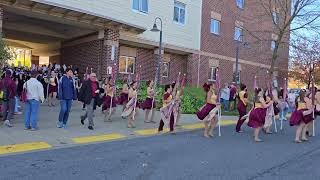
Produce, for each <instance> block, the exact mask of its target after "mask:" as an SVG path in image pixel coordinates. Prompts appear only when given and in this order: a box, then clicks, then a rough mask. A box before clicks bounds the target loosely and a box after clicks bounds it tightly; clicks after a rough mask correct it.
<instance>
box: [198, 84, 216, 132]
mask: <svg viewBox="0 0 320 180" xmlns="http://www.w3.org/2000/svg"><path fill="white" fill-rule="evenodd" d="M203 89H204V91H205V92H206V97H205V98H206V104H205V105H204V106H203V107H202V108H201V109H200V110H199V111H198V112H197V116H198V118H199V119H200V120H203V123H204V134H203V135H204V137H206V138H210V137H213V129H214V128H215V127H216V124H217V122H218V116H217V115H216V113H217V110H218V109H219V106H220V104H219V103H217V95H216V92H215V89H214V84H207V83H205V84H204V85H203Z"/></svg>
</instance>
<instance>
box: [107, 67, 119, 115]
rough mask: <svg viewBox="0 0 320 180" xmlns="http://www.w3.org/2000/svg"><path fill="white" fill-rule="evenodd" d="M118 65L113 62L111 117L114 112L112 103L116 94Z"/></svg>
mask: <svg viewBox="0 0 320 180" xmlns="http://www.w3.org/2000/svg"><path fill="white" fill-rule="evenodd" d="M116 66H117V64H116V63H114V64H113V68H112V73H111V77H112V82H113V87H112V97H111V100H110V107H109V118H110V117H111V113H112V103H113V98H114V95H115V91H116V75H115V74H116V70H115V69H116Z"/></svg>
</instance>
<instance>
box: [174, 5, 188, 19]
mask: <svg viewBox="0 0 320 180" xmlns="http://www.w3.org/2000/svg"><path fill="white" fill-rule="evenodd" d="M185 16H186V5H185V4H183V3H181V2H178V1H174V13H173V21H174V22H177V23H179V24H185V21H186V17H185Z"/></svg>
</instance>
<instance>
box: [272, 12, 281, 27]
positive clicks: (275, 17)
mask: <svg viewBox="0 0 320 180" xmlns="http://www.w3.org/2000/svg"><path fill="white" fill-rule="evenodd" d="M272 20H273V23H274V24H278V23H279V13H278V12H276V11H273V12H272Z"/></svg>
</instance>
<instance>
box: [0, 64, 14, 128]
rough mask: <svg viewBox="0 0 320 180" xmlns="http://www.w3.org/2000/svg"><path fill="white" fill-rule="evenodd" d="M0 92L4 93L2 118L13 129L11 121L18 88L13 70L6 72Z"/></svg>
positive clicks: (0, 85)
mask: <svg viewBox="0 0 320 180" xmlns="http://www.w3.org/2000/svg"><path fill="white" fill-rule="evenodd" d="M0 90H1V91H2V92H3V97H2V101H3V102H2V116H3V121H4V125H6V126H7V127H12V126H13V125H12V124H11V119H12V116H13V113H14V108H15V96H16V90H17V86H16V83H15V82H14V81H13V80H12V70H11V69H8V70H6V73H5V77H4V78H3V79H2V80H1V81H0Z"/></svg>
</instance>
